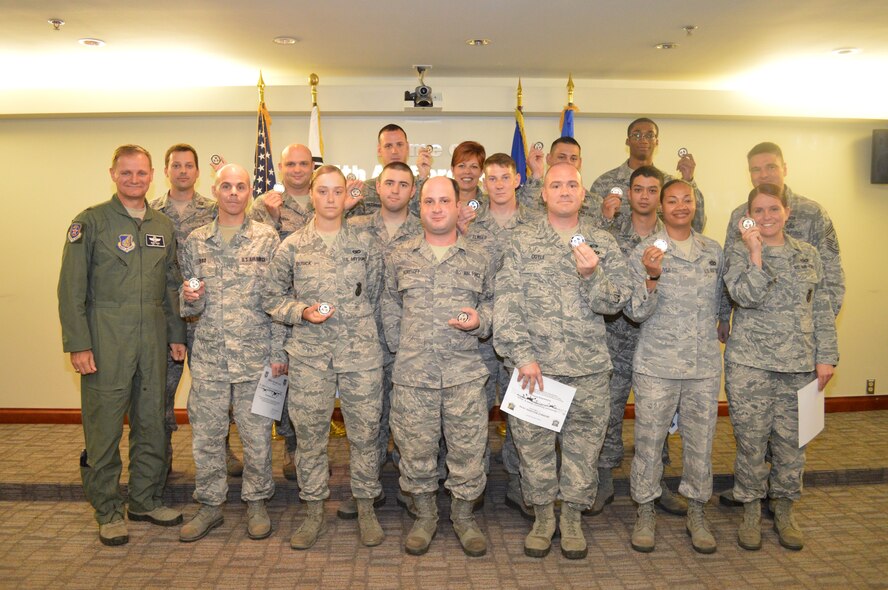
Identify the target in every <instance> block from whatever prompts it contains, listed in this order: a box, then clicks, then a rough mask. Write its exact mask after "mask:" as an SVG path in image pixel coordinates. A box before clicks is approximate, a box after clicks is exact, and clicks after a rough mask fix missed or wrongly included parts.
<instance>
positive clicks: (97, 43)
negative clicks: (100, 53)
mask: <svg viewBox="0 0 888 590" xmlns="http://www.w3.org/2000/svg"><path fill="white" fill-rule="evenodd" d="M77 42H78V43H80V44H81V45H85V46H87V47H104V46H105V42H104V41H102V40H101V39H93V38H91V37H84V38H83V39H78V40H77Z"/></svg>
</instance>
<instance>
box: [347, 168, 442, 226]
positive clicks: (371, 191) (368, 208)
mask: <svg viewBox="0 0 888 590" xmlns="http://www.w3.org/2000/svg"><path fill="white" fill-rule="evenodd" d="M378 180H379V177H378V176H374V177H373V178H371V179H370V180H368V181H366V182H365V183H364V190H363V191H361V192H363V193H364V199H363V200H362V201H361V203H360V204H359V205H358V206H357V207H355V211H356V215H358V216H360V217H363V216H364V215H373V214H374V213H375V212H377V211H379V209H380V207H382V203H381V201H380V200H379V193H378V192H376V182H377V181H378ZM424 182H425V179H424V178H418V177H416V176H414V177H413V184H414V186H415V187H416V194H415V195H414V196H413V198H412V199H410V204H409V205H408V206H409V207H410V212H411V213H413V214H414V215H419V191H420V190H421V189H422V183H424Z"/></svg>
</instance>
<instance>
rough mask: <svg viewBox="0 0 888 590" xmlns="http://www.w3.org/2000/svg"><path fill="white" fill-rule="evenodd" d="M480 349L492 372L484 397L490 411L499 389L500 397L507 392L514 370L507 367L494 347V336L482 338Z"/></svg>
mask: <svg viewBox="0 0 888 590" xmlns="http://www.w3.org/2000/svg"><path fill="white" fill-rule="evenodd" d="M478 349H479V350H480V351H481V359H482V360H483V361H484V365H485V366H486V367H487V370H488V371H489V372H490V379H488V380H487V383H486V384H485V385H484V397H485V399H486V400H487V411H488V412H489V411H490V410H492V409H493V406H495V405H496V400H497V389H499V392H500V399H502V395H504V394H505V393H506V388H507V387H509V378H510V377H511V376H512V372H511V371H509V370H508V369H506V366H505V365H504V364H503V359H502V357H501V356H499V355H497V354H496V351H495V350H494V349H493V339H492V338H488V339H486V340H482V341H481V343H480V345H479V346H478Z"/></svg>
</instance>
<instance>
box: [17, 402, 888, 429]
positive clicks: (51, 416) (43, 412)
mask: <svg viewBox="0 0 888 590" xmlns="http://www.w3.org/2000/svg"><path fill="white" fill-rule="evenodd" d="M873 410H888V395H867V396H863V395H860V396H849V397H828V398H826V412H827V413H833V412H869V411H873ZM718 415H719V416H727V415H728V402H719V403H718ZM503 417H504V416H503V414H502V413H500V411H499V406H494V408H493V409H492V410H491V411H490V419H491V420H492V421H500V420H502V419H503ZM625 418H626V419H630V420H631V419H633V418H635V405H634V404H629V405H627V406H626V414H625ZM332 419H333V420H336V421H338V422H341V421H342V412H341V411H340V409H339V408H334V409H333V415H332ZM176 422H177V423H179V424H188V411H187V410H185V409H184V408H180V409H177V410H176ZM0 424H80V408H0Z"/></svg>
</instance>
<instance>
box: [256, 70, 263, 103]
mask: <svg viewBox="0 0 888 590" xmlns="http://www.w3.org/2000/svg"><path fill="white" fill-rule="evenodd" d="M256 88H258V89H259V102H265V80H263V79H262V70H259V82H257V83H256Z"/></svg>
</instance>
